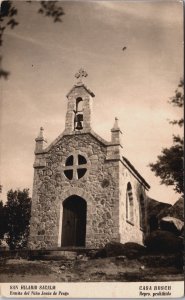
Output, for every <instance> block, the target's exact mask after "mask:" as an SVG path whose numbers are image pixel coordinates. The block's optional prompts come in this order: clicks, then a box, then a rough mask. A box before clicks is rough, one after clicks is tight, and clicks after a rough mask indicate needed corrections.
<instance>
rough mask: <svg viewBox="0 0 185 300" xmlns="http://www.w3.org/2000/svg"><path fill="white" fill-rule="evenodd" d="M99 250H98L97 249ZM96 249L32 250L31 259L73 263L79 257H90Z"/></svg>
mask: <svg viewBox="0 0 185 300" xmlns="http://www.w3.org/2000/svg"><path fill="white" fill-rule="evenodd" d="M96 250H97V249H96ZM94 251H95V249H92V248H91V249H87V248H74V247H72V248H59V249H53V250H31V251H30V253H29V258H30V259H31V260H47V261H48V260H55V261H58V260H68V261H73V260H76V259H78V258H79V257H81V258H82V257H84V258H85V257H90V256H91V254H92V253H93V252H94Z"/></svg>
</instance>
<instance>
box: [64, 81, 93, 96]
mask: <svg viewBox="0 0 185 300" xmlns="http://www.w3.org/2000/svg"><path fill="white" fill-rule="evenodd" d="M78 87H83V88H84V89H85V90H86V91H87V92H88V93H89V94H90V95H91V97H95V95H94V93H93V92H92V91H91V90H90V89H88V88H87V87H86V85H85V84H84V83H82V82H81V83H77V84H75V85H74V86H73V87H72V89H71V90H70V91H69V93H68V94H67V95H66V97H67V98H68V97H69V95H70V94H71V93H72V91H73V90H74V89H76V88H78Z"/></svg>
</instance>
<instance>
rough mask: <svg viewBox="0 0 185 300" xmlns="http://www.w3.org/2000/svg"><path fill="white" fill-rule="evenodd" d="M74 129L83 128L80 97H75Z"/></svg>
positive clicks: (81, 100)
mask: <svg viewBox="0 0 185 300" xmlns="http://www.w3.org/2000/svg"><path fill="white" fill-rule="evenodd" d="M74 129H75V130H81V129H83V99H82V98H81V97H78V98H77V99H76V110H75V118H74Z"/></svg>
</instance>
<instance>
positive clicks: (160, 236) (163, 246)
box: [145, 230, 183, 253]
mask: <svg viewBox="0 0 185 300" xmlns="http://www.w3.org/2000/svg"><path fill="white" fill-rule="evenodd" d="M145 245H146V247H147V250H148V251H150V252H155V253H177V252H180V251H182V250H183V239H182V238H179V237H177V236H175V235H174V234H173V233H171V232H169V231H165V230H156V231H153V232H152V233H151V234H150V235H149V236H148V237H147V238H146V240H145Z"/></svg>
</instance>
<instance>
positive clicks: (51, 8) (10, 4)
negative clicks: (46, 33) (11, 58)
mask: <svg viewBox="0 0 185 300" xmlns="http://www.w3.org/2000/svg"><path fill="white" fill-rule="evenodd" d="M26 2H27V3H29V4H31V3H32V2H33V1H26ZM57 3H58V1H40V7H39V9H38V13H39V14H42V15H43V16H46V17H50V18H52V19H53V21H54V22H55V23H56V22H62V19H61V17H62V16H63V15H64V14H65V13H64V11H63V8H62V7H60V6H59V5H58V4H57ZM17 15H18V9H17V8H16V2H15V1H9V0H5V1H2V3H1V10H0V24H1V26H0V46H2V44H3V35H4V33H5V31H6V29H7V28H10V29H14V28H15V27H16V26H18V25H19V22H18V20H17ZM9 74H10V73H9V72H8V71H6V70H4V69H3V67H2V56H0V79H1V78H4V79H8V76H9Z"/></svg>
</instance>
